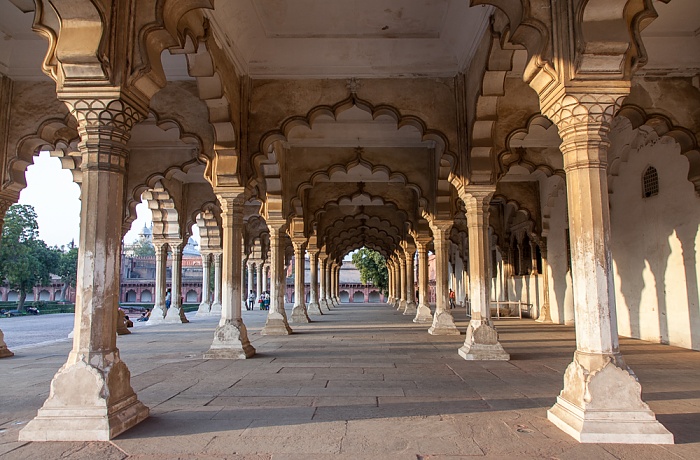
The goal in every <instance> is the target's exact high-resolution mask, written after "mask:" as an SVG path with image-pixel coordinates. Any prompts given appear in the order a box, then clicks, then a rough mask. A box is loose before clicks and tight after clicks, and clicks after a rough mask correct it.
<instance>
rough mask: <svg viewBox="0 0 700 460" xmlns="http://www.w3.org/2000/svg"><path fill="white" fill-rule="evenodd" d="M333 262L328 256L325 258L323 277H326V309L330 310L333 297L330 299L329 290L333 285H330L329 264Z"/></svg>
mask: <svg viewBox="0 0 700 460" xmlns="http://www.w3.org/2000/svg"><path fill="white" fill-rule="evenodd" d="M332 264H333V261H332V260H331V258H330V257H328V259H326V269H325V270H324V274H323V275H324V277H325V278H326V307H328V310H329V311H330V310H331V307H332V306H333V299H331V290H332V289H333V286H332V285H331V265H332Z"/></svg>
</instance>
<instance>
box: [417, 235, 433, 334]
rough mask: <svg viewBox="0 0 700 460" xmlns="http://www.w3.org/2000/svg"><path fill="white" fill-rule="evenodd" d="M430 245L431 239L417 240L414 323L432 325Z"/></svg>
mask: <svg viewBox="0 0 700 460" xmlns="http://www.w3.org/2000/svg"><path fill="white" fill-rule="evenodd" d="M428 243H430V238H429V237H425V238H416V247H417V249H418V307H417V309H416V316H415V318H413V322H414V323H432V322H433V314H432V312H431V311H430V303H429V302H428Z"/></svg>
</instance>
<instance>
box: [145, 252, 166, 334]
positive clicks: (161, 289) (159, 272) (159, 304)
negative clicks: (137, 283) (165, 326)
mask: <svg viewBox="0 0 700 460" xmlns="http://www.w3.org/2000/svg"><path fill="white" fill-rule="evenodd" d="M153 246H154V248H155V251H156V298H155V304H154V305H153V310H151V316H150V318H148V323H149V324H157V323H162V322H163V319H164V318H165V291H166V289H167V281H166V274H167V263H168V245H167V243H160V242H154V243H153Z"/></svg>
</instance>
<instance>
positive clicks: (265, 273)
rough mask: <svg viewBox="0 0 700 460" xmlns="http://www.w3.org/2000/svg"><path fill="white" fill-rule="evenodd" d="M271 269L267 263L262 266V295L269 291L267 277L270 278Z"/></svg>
mask: <svg viewBox="0 0 700 460" xmlns="http://www.w3.org/2000/svg"><path fill="white" fill-rule="evenodd" d="M269 269H270V267H269V266H268V263H267V262H265V263H263V264H262V269H261V271H260V272H261V273H262V275H260V276H261V279H262V288H261V290H260V293H261V294H264V293H265V292H267V291H268V290H269V289H268V284H267V277H268V272H269Z"/></svg>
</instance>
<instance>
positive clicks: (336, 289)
mask: <svg viewBox="0 0 700 460" xmlns="http://www.w3.org/2000/svg"><path fill="white" fill-rule="evenodd" d="M340 265H341V264H340V263H337V264H336V265H334V267H333V300H334V301H335V304H336V305H340Z"/></svg>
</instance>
